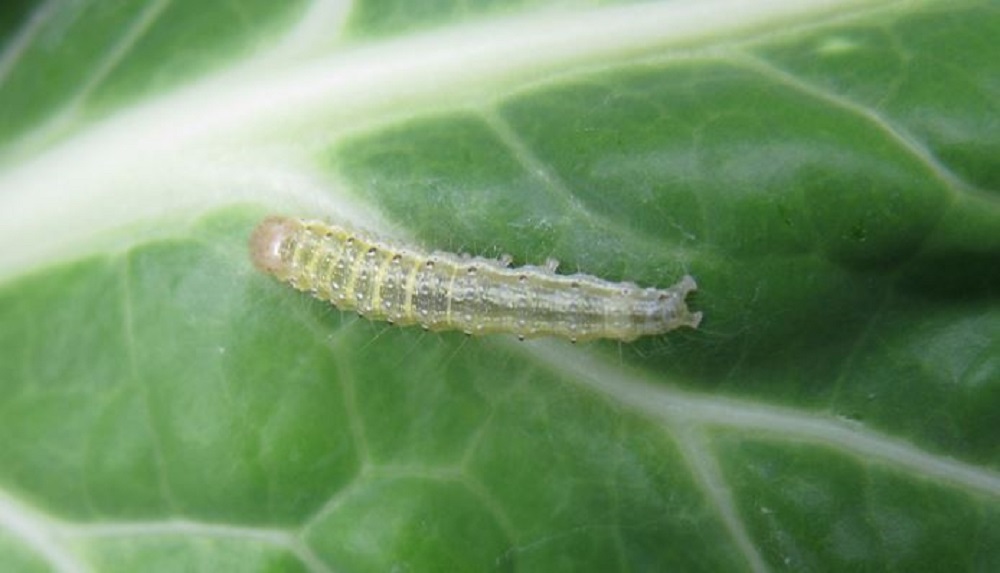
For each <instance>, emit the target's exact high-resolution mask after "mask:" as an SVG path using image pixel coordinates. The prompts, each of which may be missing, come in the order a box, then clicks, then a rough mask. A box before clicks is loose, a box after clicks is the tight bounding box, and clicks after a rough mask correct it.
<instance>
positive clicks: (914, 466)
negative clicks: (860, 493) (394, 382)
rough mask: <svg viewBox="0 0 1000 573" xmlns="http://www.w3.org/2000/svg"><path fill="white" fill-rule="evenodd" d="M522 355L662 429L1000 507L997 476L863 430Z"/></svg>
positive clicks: (540, 344) (571, 361) (611, 369)
mask: <svg viewBox="0 0 1000 573" xmlns="http://www.w3.org/2000/svg"><path fill="white" fill-rule="evenodd" d="M524 351H526V352H528V353H529V354H530V355H531V356H533V357H534V359H535V360H536V361H537V362H538V363H539V364H544V365H545V366H546V367H547V368H551V369H552V370H553V372H557V373H559V375H561V376H569V377H571V378H572V379H573V380H575V381H577V382H579V383H580V384H581V385H583V386H584V387H587V388H590V389H591V390H594V391H596V392H598V393H599V394H601V395H603V396H605V397H607V398H608V399H610V400H613V401H614V402H617V403H619V404H622V405H625V406H627V407H628V408H629V409H630V410H632V411H635V412H637V413H640V414H642V415H644V416H647V417H650V418H652V419H655V420H658V421H659V422H660V423H661V424H662V425H663V426H664V427H665V428H677V427H681V428H694V429H707V428H723V429H733V430H738V431H740V432H742V433H743V434H744V435H746V434H748V433H749V434H752V435H754V436H757V437H758V438H759V439H761V440H768V441H776V442H787V443H805V444H814V445H821V446H827V447H830V448H832V449H835V450H838V451H841V452H843V453H845V454H847V455H850V456H854V457H856V458H858V459H859V460H864V461H865V462H876V463H882V464H884V465H886V466H889V467H896V468H899V469H900V470H904V471H906V472H907V474H908V475H912V476H914V477H920V478H925V479H930V480H933V481H936V482H939V483H942V484H947V485H948V486H951V487H957V488H960V489H963V490H966V491H968V492H970V493H976V494H980V495H986V496H990V497H995V498H998V499H1000V474H997V473H996V472H993V471H990V470H987V469H983V468H980V467H977V466H974V465H971V464H968V463H964V462H960V461H958V460H954V459H952V458H948V457H945V456H941V455H937V454H933V453H929V452H927V451H924V450H922V449H920V448H918V447H916V446H914V445H912V444H910V443H908V442H904V441H902V440H898V439H895V438H891V437H889V436H886V435H884V434H880V433H878V432H876V431H873V430H871V429H868V428H866V427H865V426H863V425H862V424H858V423H851V422H845V421H842V420H837V419H834V418H832V417H829V416H823V415H820V414H813V413H809V412H804V411H801V410H795V409H792V408H786V407H779V406H770V405H767V404H764V403H758V402H752V401H749V400H739V399H732V398H722V397H719V396H713V395H703V394H696V393H689V392H684V391H681V390H677V389H674V388H671V387H669V386H665V385H663V384H654V383H652V382H649V381H647V380H645V379H643V378H642V376H641V375H639V374H636V373H630V372H628V371H627V369H625V368H622V367H615V366H611V365H608V364H606V363H605V362H604V361H602V360H599V359H597V358H595V357H594V356H592V355H591V354H589V353H586V352H580V351H577V350H576V349H575V348H572V347H570V348H567V347H566V345H563V344H559V343H557V342H548V341H536V342H531V343H527V344H525V345H524ZM677 437H678V439H682V438H683V436H677Z"/></svg>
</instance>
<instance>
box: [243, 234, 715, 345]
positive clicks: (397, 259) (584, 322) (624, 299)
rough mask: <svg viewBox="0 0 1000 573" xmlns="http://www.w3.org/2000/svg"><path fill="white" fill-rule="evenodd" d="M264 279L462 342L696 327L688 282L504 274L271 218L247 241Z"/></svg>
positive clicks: (503, 265)
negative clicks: (659, 285)
mask: <svg viewBox="0 0 1000 573" xmlns="http://www.w3.org/2000/svg"><path fill="white" fill-rule="evenodd" d="M250 256H251V258H252V260H253V263H254V265H255V266H256V267H257V268H258V269H259V270H261V271H263V272H265V273H268V274H271V275H273V276H275V277H277V278H278V279H279V280H282V281H284V282H286V283H288V284H290V285H291V286H293V287H295V288H297V289H299V290H301V291H305V292H309V293H311V294H312V295H313V296H315V297H317V298H319V299H322V300H326V301H329V302H331V303H333V304H334V305H335V306H336V307H338V308H340V309H341V310H355V311H357V312H358V313H359V314H361V315H363V316H365V317H366V318H369V319H372V320H387V321H389V322H391V323H393V324H396V325H401V326H406V325H413V324H419V325H421V326H423V327H424V328H425V329H429V330H461V331H463V332H465V333H467V334H489V333H510V334H514V335H517V336H518V337H520V338H529V337H537V336H562V337H566V338H569V339H570V340H572V341H574V342H575V341H577V340H592V339H597V338H610V339H615V340H623V341H631V340H635V339H636V338H638V337H640V336H645V335H655V334H662V333H664V332H667V331H669V330H673V329H675V328H678V327H681V326H689V327H692V328H697V326H698V323H699V322H700V321H701V313H700V312H690V311H689V310H688V308H687V304H686V303H685V300H684V299H685V297H686V296H687V294H688V293H689V292H691V291H693V290H695V289H696V288H697V285H696V284H695V282H694V279H693V278H691V277H690V276H687V275H685V276H684V277H682V278H681V280H680V281H679V282H678V283H677V284H675V285H673V286H671V287H669V288H666V289H656V288H641V287H639V286H637V285H635V284H633V283H616V282H611V281H607V280H604V279H600V278H597V277H594V276H590V275H584V274H575V275H559V274H556V273H555V266H556V264H557V263H555V261H550V262H549V263H547V264H546V266H545V267H536V266H524V267H518V268H508V266H507V264H508V263H509V259H508V258H504V259H501V260H494V259H485V258H480V257H469V256H468V255H464V256H463V255H458V254H454V253H446V252H438V251H435V252H427V251H425V250H422V249H420V248H416V247H410V246H406V245H403V244H400V243H398V242H394V241H388V240H383V239H379V238H377V237H374V236H372V235H370V234H368V233H365V232H359V231H355V230H349V229H345V228H343V227H338V226H335V225H329V224H326V223H323V222H320V221H306V220H300V219H292V218H288V217H280V216H272V217H268V218H266V219H264V220H263V221H262V222H261V223H260V224H259V225H258V226H257V228H256V229H255V230H254V232H253V235H252V236H251V238H250Z"/></svg>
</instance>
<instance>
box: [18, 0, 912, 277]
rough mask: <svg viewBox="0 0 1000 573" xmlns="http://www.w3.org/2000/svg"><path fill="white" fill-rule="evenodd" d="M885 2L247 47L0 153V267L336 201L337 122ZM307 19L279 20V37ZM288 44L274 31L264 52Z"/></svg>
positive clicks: (649, 10)
mask: <svg viewBox="0 0 1000 573" xmlns="http://www.w3.org/2000/svg"><path fill="white" fill-rule="evenodd" d="M897 2H898V0H757V1H755V2H746V1H744V0H711V1H703V0H674V1H672V2H663V3H659V4H650V3H637V4H628V5H624V6H616V7H608V8H601V9H593V10H587V11H544V12H537V13H531V14H527V15H524V16H517V17H512V18H506V19H500V20H490V21H478V22H476V23H471V24H464V25H459V26H455V27H451V28H448V29H445V30H440V31H435V32H432V33H425V34H420V35H416V36H411V37H407V38H402V39H398V40H390V41H386V42H382V43H378V44H373V45H369V46H362V47H353V48H345V49H343V50H341V51H340V52H338V53H335V54H333V55H330V56H325V57H320V58H317V59H312V60H301V59H300V60H298V61H284V60H282V59H281V58H277V59H276V57H275V54H269V53H263V54H260V55H259V56H257V57H256V58H255V59H254V60H252V61H249V62H243V63H241V64H239V65H238V66H234V67H233V68H231V69H230V70H228V71H225V72H222V73H219V74H216V75H214V76H212V77H210V78H208V79H206V80H204V81H202V82H200V83H198V84H196V85H193V86H189V87H187V88H185V89H182V90H179V91H177V92H174V93H172V94H167V95H165V96H163V97H162V98H160V99H157V100H154V101H150V102H147V103H144V104H141V105H138V106H136V107H133V108H130V109H124V110H122V111H121V112H119V113H118V114H116V115H114V116H112V117H109V118H107V119H105V120H103V121H102V122H100V123H97V124H94V125H91V126H89V127H87V128H86V129H84V130H83V131H82V132H81V133H79V134H77V135H75V136H73V137H71V138H69V139H67V140H65V141H62V142H60V143H59V144H58V145H57V146H55V147H53V148H50V149H48V150H47V151H45V152H44V153H42V154H40V155H37V156H27V157H23V158H19V159H18V161H17V162H16V163H13V164H9V165H8V166H7V167H6V169H5V170H4V171H3V172H0V240H4V241H6V242H7V244H17V245H19V248H17V249H4V250H2V251H0V279H3V278H10V277H13V276H16V275H19V274H23V273H25V272H28V271H30V270H32V269H33V268H37V267H39V266H45V265H48V264H51V263H53V262H56V261H60V260H66V259H70V258H73V257H79V256H82V255H83V254H87V253H90V252H94V251H97V250H103V251H108V250H114V249H115V248H122V247H127V246H129V245H130V244H132V243H134V242H136V241H144V240H148V239H149V238H150V235H153V234H155V233H156V232H161V233H164V232H166V233H169V232H176V229H173V230H171V229H164V228H163V227H162V226H161V227H160V228H159V229H150V228H149V227H150V225H146V226H143V225H142V223H143V222H144V221H157V222H159V223H162V221H163V220H164V219H171V218H174V219H178V218H180V219H184V218H185V217H187V218H190V217H192V216H197V215H198V214H201V213H205V212H209V211H211V210H213V209H216V208H218V207H220V206H224V205H232V204H236V203H254V204H258V205H261V206H280V207H281V208H282V209H283V210H285V211H289V210H291V211H293V212H295V211H301V212H303V213H310V214H311V215H313V216H342V215H344V214H345V213H350V212H353V211H356V210H357V208H356V207H354V206H352V205H351V204H350V202H349V200H348V199H347V198H346V194H345V193H344V192H343V190H342V189H340V188H338V186H337V184H336V183H335V182H333V181H330V180H328V179H326V178H324V176H323V175H322V174H319V173H317V172H315V171H314V169H313V168H312V167H309V165H310V161H311V160H312V157H311V154H312V153H314V152H315V151H316V150H317V149H319V148H323V147H324V146H328V145H330V144H331V142H332V141H335V140H336V139H337V138H338V137H342V136H344V135H345V134H346V133H348V132H351V131H352V130H364V129H370V128H372V127H373V126H376V125H380V124H383V123H389V122H392V121H398V120H399V119H401V118H404V117H408V116H414V115H419V114H422V113H428V112H431V111H433V110H440V111H454V110H456V109H461V108H463V107H464V108H482V107H484V106H488V105H490V104H491V103H492V102H494V101H495V100H496V99H497V98H498V97H502V94H507V93H510V92H511V91H515V90H517V89H520V88H523V87H524V86H527V85H531V84H533V83H537V82H541V81H544V80H550V79H551V78H552V77H553V75H556V74H561V73H570V72H572V71H573V70H574V69H575V70H579V69H586V68H588V67H594V66H600V67H608V66H612V65H614V64H615V62H621V61H623V60H627V59H629V58H633V57H638V56H644V55H645V56H648V55H652V54H662V53H664V51H665V50H667V49H669V48H671V47H675V48H677V47H687V48H692V47H693V48H700V49H712V48H713V47H714V48H717V47H718V46H720V45H723V44H724V43H726V42H729V41H732V40H733V39H734V38H741V37H746V36H747V35H752V34H755V33H763V32H762V31H764V32H766V31H775V30H777V31H781V32H785V31H787V30H788V29H789V28H791V27H794V26H795V25H800V26H808V25H814V24H815V23H816V22H817V21H822V20H823V19H824V18H826V17H833V16H843V15H844V14H845V13H846V12H851V11H860V10H866V9H878V8H882V7H884V6H886V5H892V4H895V3H897ZM320 12H321V13H323V12H330V13H332V14H338V15H339V14H340V12H338V11H337V10H335V9H330V10H325V11H324V10H321V11H320ZM338 17H340V16H338ZM143 21H144V20H143ZM140 23H141V22H140ZM303 30H305V31H303ZM312 34H315V32H311V31H309V30H308V28H303V27H302V26H296V27H294V28H293V30H291V31H290V32H289V41H290V42H291V44H292V45H294V46H295V50H292V52H295V51H296V50H298V53H301V51H303V50H304V48H302V47H301V43H302V42H303V41H305V40H303V38H308V37H311V35H312ZM288 48H289V44H283V43H280V42H279V44H278V45H277V46H276V47H275V53H276V54H277V53H286V52H288V51H289V50H288ZM109 58H111V59H112V61H117V60H119V59H120V58H121V54H112V55H109ZM10 65H16V63H11V64H10ZM108 72H109V70H105V72H104V73H108ZM93 87H94V86H89V88H88V89H92V88H93ZM25 139H26V140H37V139H42V140H44V137H40V136H39V135H38V134H29V135H28V136H26V138H25ZM125 227H130V230H129V232H123V233H120V235H115V231H118V230H120V229H123V228H125ZM152 227H156V225H152ZM144 233H145V234H144Z"/></svg>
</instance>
